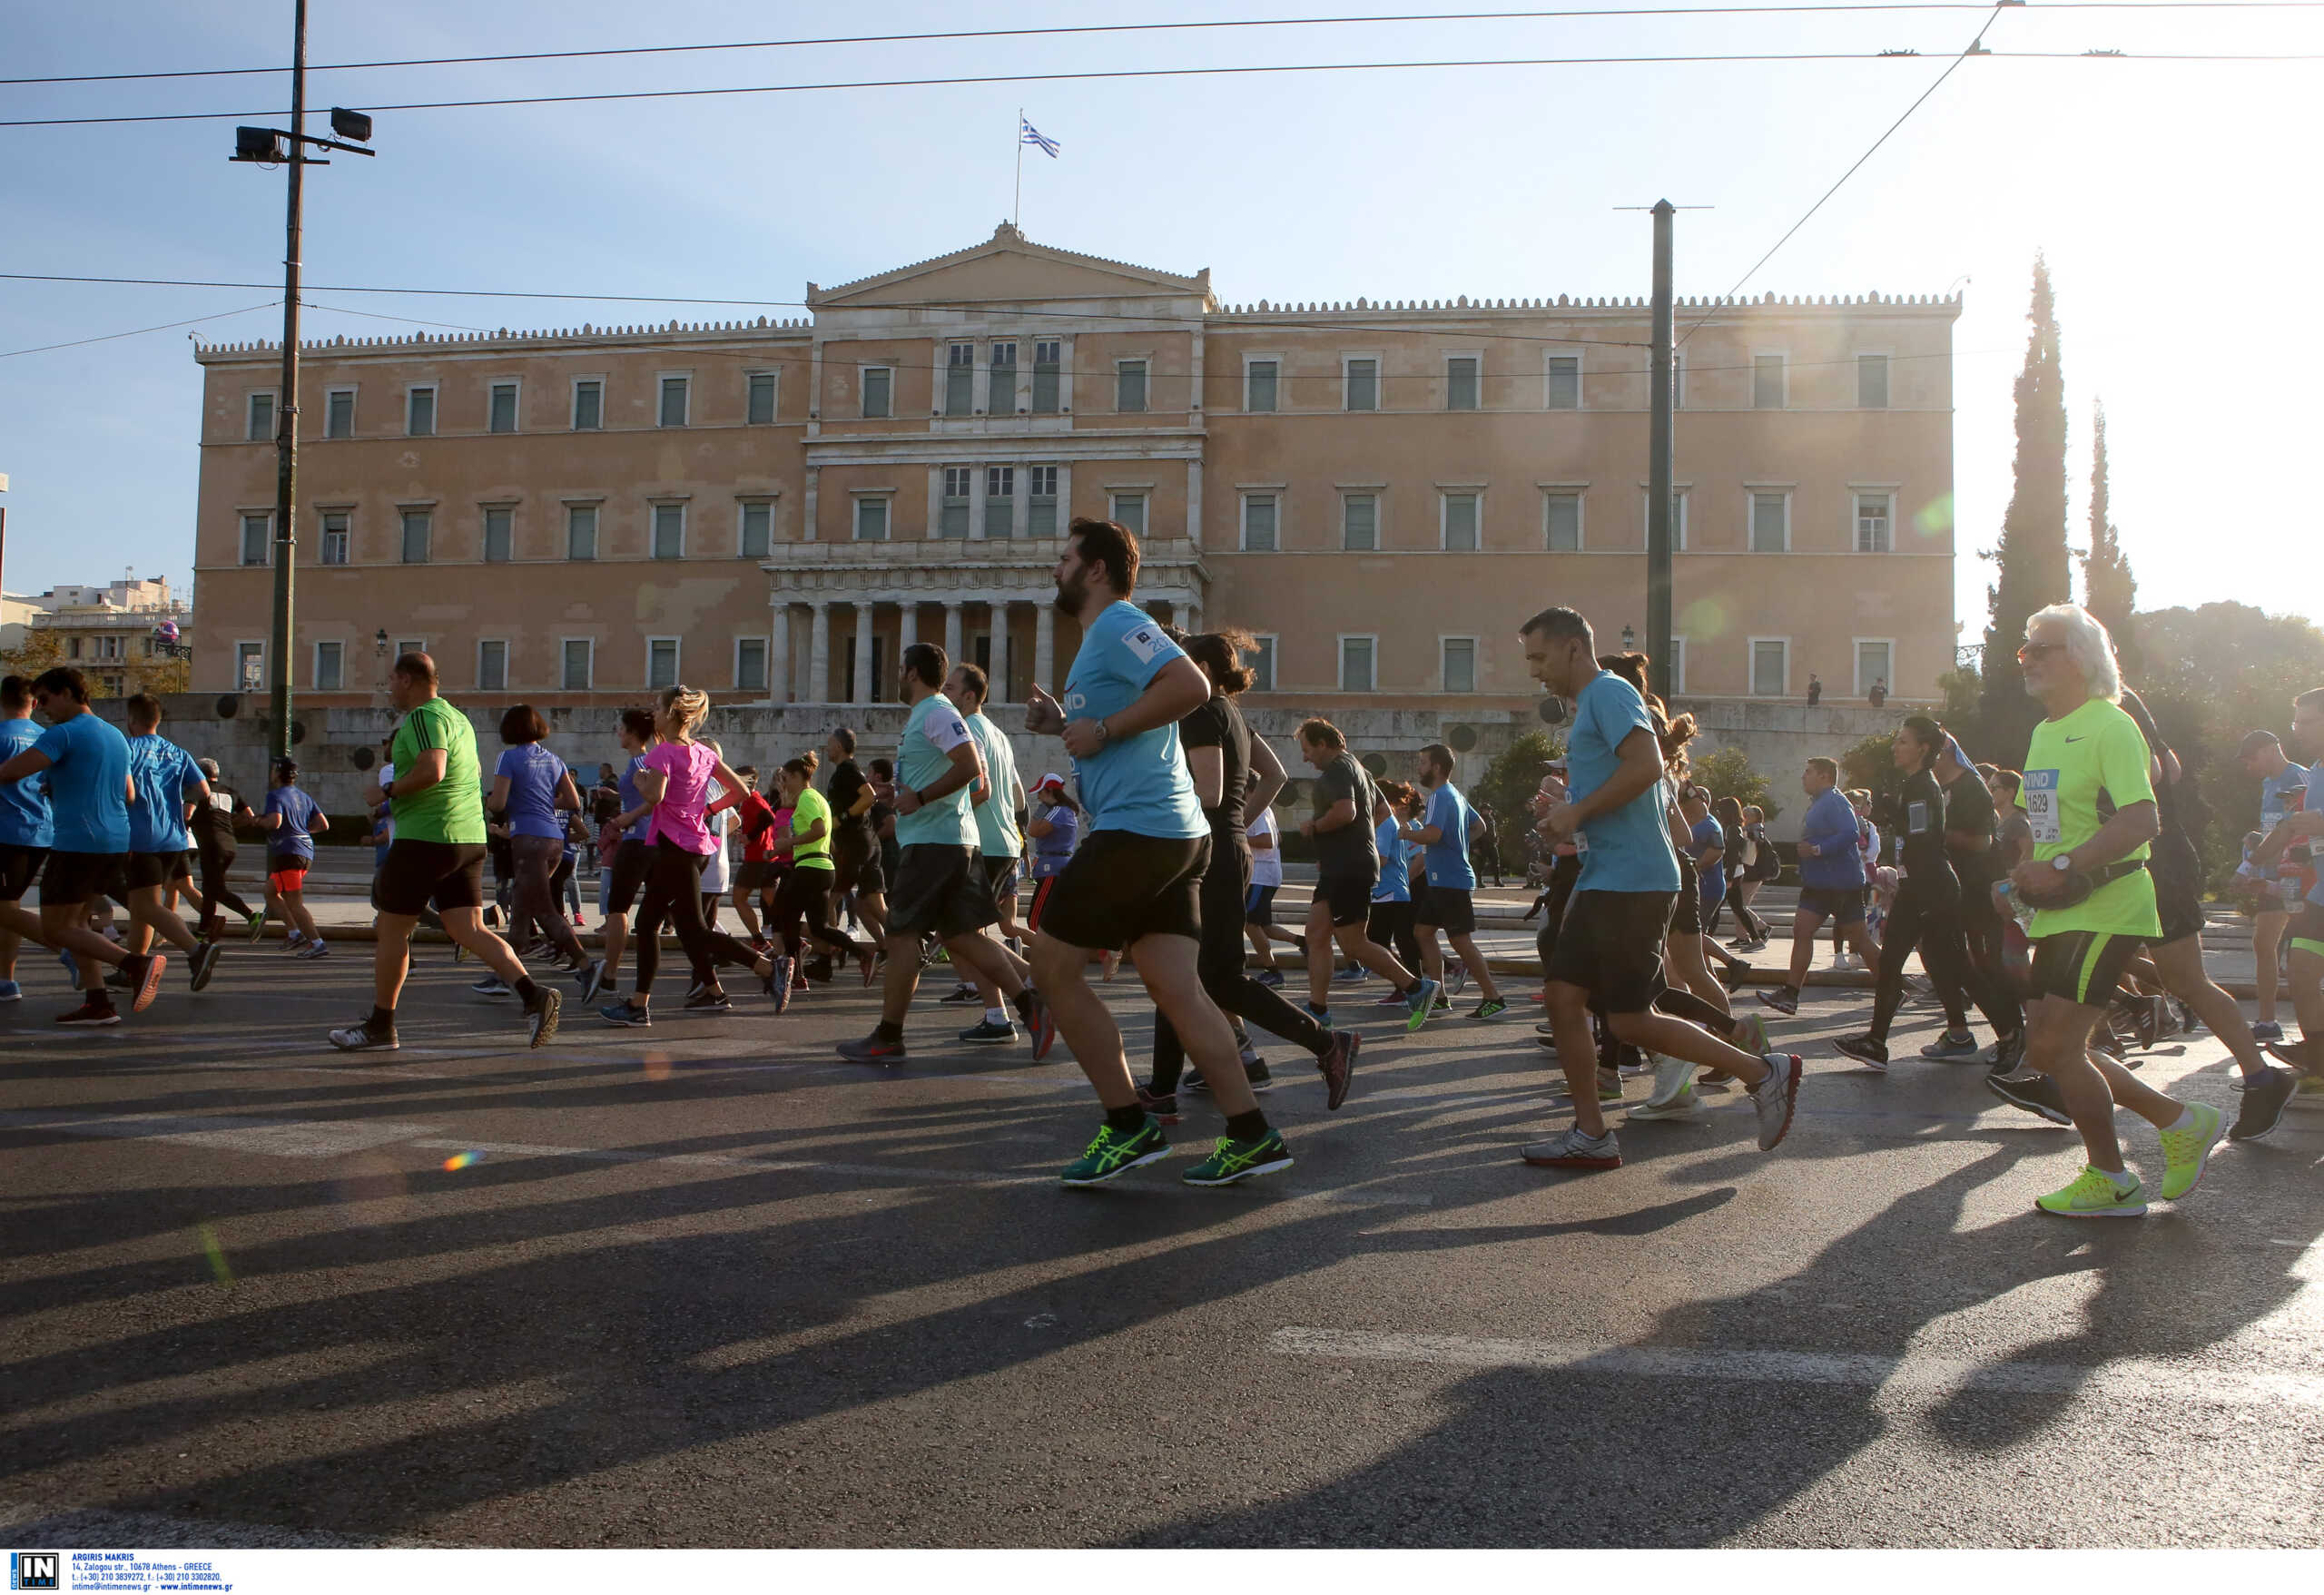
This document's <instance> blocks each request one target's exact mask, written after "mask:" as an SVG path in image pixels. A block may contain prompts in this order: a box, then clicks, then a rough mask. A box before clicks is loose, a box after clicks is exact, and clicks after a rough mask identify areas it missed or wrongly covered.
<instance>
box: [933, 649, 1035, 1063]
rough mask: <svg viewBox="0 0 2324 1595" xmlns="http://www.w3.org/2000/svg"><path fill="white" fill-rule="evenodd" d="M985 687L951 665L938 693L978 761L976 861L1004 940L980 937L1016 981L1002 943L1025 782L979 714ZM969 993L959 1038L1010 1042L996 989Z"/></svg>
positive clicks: (1019, 967)
mask: <svg viewBox="0 0 2324 1595" xmlns="http://www.w3.org/2000/svg"><path fill="white" fill-rule="evenodd" d="M989 690H990V682H989V681H988V679H987V678H986V676H985V673H984V672H983V671H982V670H980V669H979V668H978V667H977V666H975V665H954V666H952V672H951V674H950V675H947V676H946V677H945V678H944V695H945V696H946V697H948V698H950V700H951V701H952V706H953V707H954V708H956V709H958V710H959V711H960V717H961V718H962V719H963V720H965V721H967V722H968V726H969V734H970V736H973V737H974V738H976V741H977V754H978V756H979V757H980V758H981V759H982V760H983V761H984V773H985V779H984V785H983V786H982V787H980V788H979V789H978V792H977V795H976V798H975V800H974V802H972V804H971V805H970V813H972V814H973V815H974V816H975V817H976V822H977V853H978V860H977V861H978V864H979V865H980V867H981V868H982V869H983V871H984V880H985V885H986V887H987V889H988V890H990V891H991V893H992V911H993V915H994V923H995V926H996V927H997V929H998V932H999V937H1000V938H1005V939H1006V940H1000V939H996V938H995V936H994V934H993V933H992V932H991V931H987V932H984V935H985V939H986V940H990V941H991V942H992V944H993V947H994V949H995V950H997V951H998V952H999V953H1000V956H1001V957H1002V958H1004V959H1006V960H1008V961H1009V967H1010V968H1011V969H1012V970H1015V971H1016V974H1017V978H1018V979H1019V980H1023V979H1024V978H1025V976H1026V973H1027V970H1026V968H1025V962H1024V960H1022V959H1020V958H1019V957H1018V956H1017V955H1016V954H1015V953H1014V952H1011V951H1010V950H1009V947H1008V945H1007V942H1008V941H1009V940H1018V939H1019V938H1021V937H1022V936H1023V935H1024V932H1023V931H1022V930H1019V928H1018V925H1017V868H1018V861H1019V859H1020V858H1022V857H1023V856H1024V852H1025V839H1024V837H1023V836H1021V835H1019V833H1018V831H1017V810H1018V807H1019V805H1020V804H1021V803H1022V802H1024V791H1025V783H1024V782H1023V781H1022V780H1021V779H1020V778H1019V776H1018V773H1017V752H1016V750H1015V749H1014V748H1012V747H1010V746H1009V734H1008V733H1007V732H1005V731H1003V730H1001V729H1000V727H999V726H998V725H995V724H993V723H992V721H991V720H990V718H989V717H988V716H987V715H986V714H985V712H984V703H985V694H986V693H987V692H988V691H989ZM970 990H972V991H974V992H975V993H976V994H977V996H978V997H979V998H980V999H982V1001H983V1003H984V1018H983V1019H980V1020H978V1021H977V1022H976V1023H975V1024H973V1025H970V1027H969V1028H968V1029H965V1030H962V1031H961V1032H960V1039H961V1040H963V1041H973V1042H975V1043H977V1044H978V1045H980V1046H986V1047H997V1046H1000V1045H1003V1044H1005V1043H1007V1042H1010V1041H1014V1040H1015V1039H1017V1027H1016V1026H1015V1025H1014V1024H1012V1023H1010V1022H1009V1009H1007V1008H1006V1007H1005V1006H1004V1005H1003V1004H1002V1002H1001V1000H1000V987H998V986H995V985H994V984H992V983H991V982H990V980H982V979H979V980H976V981H975V982H973V983H972V984H971V985H970Z"/></svg>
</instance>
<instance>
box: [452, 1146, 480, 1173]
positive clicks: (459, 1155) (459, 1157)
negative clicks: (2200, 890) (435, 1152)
mask: <svg viewBox="0 0 2324 1595" xmlns="http://www.w3.org/2000/svg"><path fill="white" fill-rule="evenodd" d="M483 1161H484V1154H483V1153H481V1152H478V1151H476V1150H473V1149H471V1150H469V1151H466V1152H455V1153H453V1154H452V1155H451V1156H450V1157H447V1158H445V1159H444V1172H445V1173H447V1174H450V1173H452V1172H454V1171H455V1170H457V1169H462V1168H467V1167H471V1166H472V1165H475V1164H478V1163H481V1162H483Z"/></svg>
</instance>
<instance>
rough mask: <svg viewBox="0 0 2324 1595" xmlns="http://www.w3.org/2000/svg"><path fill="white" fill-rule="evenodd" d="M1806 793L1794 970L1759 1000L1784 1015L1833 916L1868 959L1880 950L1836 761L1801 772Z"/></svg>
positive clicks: (1867, 962)
mask: <svg viewBox="0 0 2324 1595" xmlns="http://www.w3.org/2000/svg"><path fill="white" fill-rule="evenodd" d="M1799 790H1800V791H1802V792H1804V793H1807V818H1805V819H1804V820H1802V821H1801V822H1800V823H1799V906H1798V908H1797V910H1795V911H1794V912H1793V915H1792V921H1791V971H1790V973H1789V975H1787V977H1786V978H1785V980H1784V983H1783V984H1782V986H1780V987H1778V988H1777V989H1776V990H1774V991H1762V992H1760V993H1759V1000H1760V1001H1761V1002H1763V1003H1765V1004H1766V1005H1767V1006H1768V1007H1769V1008H1772V1009H1775V1010H1776V1011H1777V1013H1780V1014H1795V1013H1797V1012H1798V1011H1799V991H1800V988H1801V987H1803V986H1805V985H1807V967H1808V965H1809V964H1810V963H1812V962H1814V961H1815V958H1816V933H1817V931H1819V930H1822V929H1823V928H1824V921H1827V920H1829V921H1832V924H1833V925H1834V927H1835V931H1834V933H1835V934H1836V935H1837V936H1840V937H1844V938H1846V942H1847V945H1848V946H1849V947H1851V948H1853V949H1854V950H1856V955H1857V956H1858V957H1860V958H1862V959H1863V960H1864V966H1865V968H1866V969H1873V968H1876V967H1877V966H1878V964H1879V962H1880V949H1879V947H1878V945H1877V944H1876V943H1875V942H1874V941H1873V940H1872V938H1871V936H1870V935H1869V934H1867V933H1866V930H1865V924H1864V881H1865V876H1864V852H1863V850H1862V848H1861V847H1860V846H1859V845H1858V842H1859V840H1860V839H1859V837H1858V834H1857V823H1858V821H1857V817H1856V805H1855V804H1853V803H1851V802H1848V799H1847V794H1846V793H1844V792H1842V791H1841V790H1840V766H1839V763H1838V761H1837V760H1833V759H1826V758H1814V759H1810V760H1808V761H1807V768H1806V769H1804V770H1802V771H1801V772H1800V774H1799Z"/></svg>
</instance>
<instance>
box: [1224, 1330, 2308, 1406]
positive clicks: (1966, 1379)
mask: <svg viewBox="0 0 2324 1595" xmlns="http://www.w3.org/2000/svg"><path fill="white" fill-rule="evenodd" d="M1267 1349H1268V1350H1269V1351H1271V1352H1273V1353H1275V1354H1277V1355H1279V1356H1293V1357H1337V1358H1344V1359H1348V1360H1352V1361H1357V1362H1383V1363H1423V1364H1436V1365H1438V1366H1443V1367H1452V1368H1539V1369H1555V1370H1557V1371H1559V1372H1561V1373H1608V1374H1612V1375H1615V1376H1616V1377H1620V1378H1640V1379H1660V1380H1669V1381H1683V1380H1691V1379H1728V1380H1738V1381H1743V1382H1747V1383H1770V1384H1841V1385H1858V1386H1862V1387H1864V1388H1866V1389H1873V1390H1878V1391H1880V1392H1882V1393H1884V1394H1889V1395H1896V1396H1899V1397H1901V1398H1904V1399H1905V1400H1907V1401H1918V1402H1927V1401H1932V1400H1935V1399H1936V1398H1939V1397H1943V1396H1946V1395H1950V1394H1952V1393H1955V1392H1956V1391H1963V1390H1968V1391H1975V1392H1978V1393H1989V1394H1996V1395H2086V1396H2090V1397H2093V1398H2105V1399H2116V1398H2119V1399H2122V1400H2125V1401H2128V1402H2132V1403H2143V1402H2146V1401H2150V1400H2152V1393H2153V1392H2154V1391H2155V1390H2156V1389H2157V1388H2159V1387H2162V1386H2163V1385H2168V1386H2169V1387H2170V1388H2171V1390H2172V1393H2173V1397H2174V1399H2177V1400H2181V1401H2197V1402H2204V1403H2211V1404H2213V1405H2219V1406H2258V1407H2267V1406H2278V1405H2291V1406H2300V1407H2313V1408H2324V1376H2319V1375H2316V1374H2304V1373H2227V1372H2221V1371H2220V1370H2217V1369H2213V1368H2210V1367H2206V1366H2204V1365H2202V1364H2195V1363H2171V1362H2162V1361H2159V1360H2156V1359H2152V1358H2144V1357H2123V1358H2118V1359H2116V1360H2114V1361H2112V1362H2108V1363H2104V1364H2099V1365H2098V1366H2095V1367H2078V1366H2075V1365H2074V1364H2066V1363H2008V1362H2004V1363H1991V1362H1977V1361H1974V1360H1972V1359H1969V1358H1965V1357H1945V1356H1938V1355H1935V1354H1929V1353H1925V1352H1917V1351H1915V1352H1907V1353H1905V1354H1904V1355H1902V1356H1893V1355H1882V1354H1876V1353H1866V1352H1807V1351H1786V1350H1777V1349H1766V1350H1758V1349H1755V1350H1737V1349H1727V1348H1722V1347H1714V1346H1661V1345H1589V1344H1581V1343H1580V1342H1571V1341H1553V1340H1489V1339H1481V1338H1475V1337H1472V1336H1469V1335H1462V1334H1386V1333H1382V1332H1378V1331H1373V1330H1361V1329H1299V1328H1290V1329H1278V1330H1276V1331H1275V1333H1274V1334H1272V1335H1270V1336H1268V1338H1267Z"/></svg>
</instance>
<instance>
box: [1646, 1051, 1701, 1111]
mask: <svg viewBox="0 0 2324 1595" xmlns="http://www.w3.org/2000/svg"><path fill="white" fill-rule="evenodd" d="M1694 1084H1695V1066H1694V1065H1693V1064H1691V1063H1689V1062H1688V1061H1687V1060H1686V1059H1685V1058H1657V1059H1656V1060H1655V1064H1654V1086H1653V1088H1652V1089H1651V1090H1649V1091H1648V1092H1647V1094H1646V1100H1645V1101H1644V1102H1643V1103H1641V1104H1640V1107H1643V1108H1648V1109H1649V1110H1650V1111H1649V1113H1648V1114H1647V1117H1649V1118H1659V1117H1664V1115H1663V1111H1662V1110H1663V1109H1665V1108H1669V1106H1670V1105H1671V1104H1672V1103H1673V1102H1675V1101H1677V1100H1679V1098H1682V1097H1683V1098H1686V1099H1687V1101H1688V1103H1689V1106H1691V1105H1692V1104H1693V1101H1694V1097H1695V1091H1694ZM1638 1113H1639V1109H1638V1108H1631V1109H1630V1117H1633V1118H1635V1117H1638Z"/></svg>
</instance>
